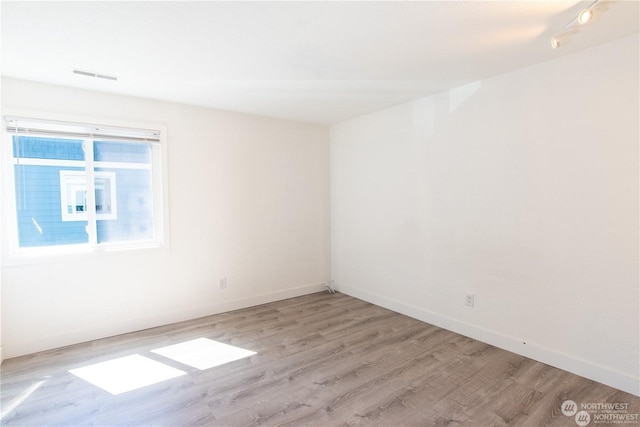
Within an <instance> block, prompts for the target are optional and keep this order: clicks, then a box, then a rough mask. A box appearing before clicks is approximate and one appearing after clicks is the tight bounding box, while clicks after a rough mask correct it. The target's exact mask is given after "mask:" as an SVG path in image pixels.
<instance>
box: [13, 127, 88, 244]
mask: <svg viewBox="0 0 640 427" xmlns="http://www.w3.org/2000/svg"><path fill="white" fill-rule="evenodd" d="M82 144H83V141H82V140H72V139H59V138H43V137H27V136H14V137H13V160H14V177H15V190H16V201H15V202H16V212H17V218H18V243H19V246H20V247H37V246H55V245H67V244H77V243H87V242H88V235H87V232H86V226H87V221H86V212H84V211H85V210H86V201H85V193H84V190H83V188H82V187H78V185H77V182H75V183H74V182H73V180H71V181H70V182H69V183H68V185H61V182H62V180H61V176H62V175H61V171H68V172H69V173H71V174H75V175H76V176H77V175H80V176H83V175H84V174H85V167H84V150H83V148H82ZM85 179H86V178H85ZM63 200H64V203H63ZM63 212H68V213H70V214H73V213H76V212H78V213H79V212H83V215H84V218H82V219H80V220H77V221H67V220H64V219H63Z"/></svg>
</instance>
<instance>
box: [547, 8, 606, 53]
mask: <svg viewBox="0 0 640 427" xmlns="http://www.w3.org/2000/svg"><path fill="white" fill-rule="evenodd" d="M599 1H600V0H595V1H594V2H593V3H591V4H590V5H589V7H587V8H586V9H582V10H581V11H580V13H579V14H578V16H577V17H575V18H573V19H572V20H571V22H569V23H568V24H567V25H565V27H564V31H563V32H562V33H560V34H557V35H555V36H553V37H551V47H552V48H554V49H557V48H559V47H560V46H561V45H563V44H565V43H566V42H567V41H568V39H569V36H570V35H572V34H573V33H576V32H578V28H577V27H578V26H579V25H584V24H586V23H587V22H589V21H591V19H593V11H594V9H595V8H596V6H597V4H598V2H599Z"/></svg>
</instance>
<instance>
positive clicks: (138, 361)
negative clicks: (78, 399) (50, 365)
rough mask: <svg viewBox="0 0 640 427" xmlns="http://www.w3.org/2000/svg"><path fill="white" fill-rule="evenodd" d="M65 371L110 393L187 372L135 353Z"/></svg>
mask: <svg viewBox="0 0 640 427" xmlns="http://www.w3.org/2000/svg"><path fill="white" fill-rule="evenodd" d="M69 372H71V373H72V374H73V375H75V376H77V377H79V378H82V379H83V380H85V381H88V382H90V383H91V384H93V385H95V386H98V387H100V388H101V389H103V390H105V391H108V392H109V393H111V394H113V395H117V394H120V393H124V392H127V391H131V390H135V389H138V388H142V387H146V386H148V385H151V384H156V383H159V382H162V381H165V380H168V379H171V378H176V377H179V376H181V375H186V374H187V373H186V372H183V371H181V370H179V369H175V368H172V367H170V366H167V365H165V364H163V363H160V362H156V361H155V360H152V359H149V358H147V357H144V356H140V355H139V354H134V355H131V356H125V357H120V358H118V359H112V360H108V361H106V362H100V363H96V364H94V365H89V366H85V367H83V368H78V369H72V370H70V371H69Z"/></svg>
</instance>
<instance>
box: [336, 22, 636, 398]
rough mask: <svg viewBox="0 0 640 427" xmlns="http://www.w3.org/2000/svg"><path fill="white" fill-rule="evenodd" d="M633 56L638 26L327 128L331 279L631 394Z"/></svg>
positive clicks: (633, 381)
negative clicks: (471, 302)
mask: <svg viewBox="0 0 640 427" xmlns="http://www.w3.org/2000/svg"><path fill="white" fill-rule="evenodd" d="M638 59H639V58H638V35H637V34H636V35H634V36H631V37H626V38H624V39H620V40H617V41H615V42H612V43H609V44H606V45H601V46H599V47H595V48H592V49H589V50H585V51H581V52H578V53H576V54H573V55H570V56H565V57H560V58H558V59H556V60H553V61H550V62H547V63H542V64H539V65H535V66H532V67H528V68H525V69H521V70H518V71H514V72H511V73H508V74H504V75H500V76H497V77H495V78H490V79H487V80H483V81H479V82H476V83H473V84H470V85H468V86H465V87H461V88H458V89H455V90H451V91H448V92H444V93H440V94H437V95H434V96H430V97H426V98H423V99H419V100H416V101H415V102H410V103H406V104H403V105H399V106H397V107H395V108H390V109H386V110H383V111H380V112H376V113H373V114H369V115H366V116H362V117H358V118H355V119H352V120H349V121H346V122H343V123H340V124H338V125H336V126H333V127H332V128H331V174H330V175H331V248H332V251H331V260H332V277H333V279H335V280H336V283H337V286H338V289H339V290H340V291H342V292H345V293H347V294H351V295H354V296H357V297H360V298H363V299H365V300H369V301H371V302H374V303H377V304H380V305H382V306H386V307H389V308H392V309H395V310H397V311H400V312H403V313H406V314H408V315H411V316H414V317H417V318H419V319H422V320H425V321H427V322H431V323H434V324H436V325H440V326H443V327H445V328H448V329H451V330H454V331H457V332H460V333H462V334H465V335H468V336H471V337H475V338H478V339H481V340H483V341H486V342H489V343H491V344H494V345H497V346H499V347H503V348H506V349H509V350H512V351H515V352H517V353H520V354H523V355H527V356H530V357H532V358H534V359H537V360H540V361H543V362H545V363H548V364H551V365H555V366H557V367H560V368H563V369H566V370H569V371H572V372H574V373H577V374H579V375H583V376H586V377H589V378H592V379H595V380H597V381H600V382H603V383H606V384H609V385H612V386H614V387H617V388H620V389H623V390H626V391H629V392H632V393H635V394H640V385H639V377H640V375H639V360H640V354H639V347H640V346H639V337H640V330H639V323H640V318H639V312H640V310H639V297H640V295H639V273H638V257H639V251H638V219H639V215H638V213H639V212H638V198H639V189H638V142H639V118H638V117H639V108H638V91H639V87H638ZM466 292H472V293H475V307H474V308H469V307H466V306H465V304H464V301H465V293H466ZM525 343H526V344H525Z"/></svg>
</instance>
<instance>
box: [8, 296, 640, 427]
mask: <svg viewBox="0 0 640 427" xmlns="http://www.w3.org/2000/svg"><path fill="white" fill-rule="evenodd" d="M197 338H208V339H212V340H215V341H218V342H220V343H225V344H230V345H234V346H238V347H240V348H243V349H247V350H251V351H254V352H256V353H255V354H254V355H252V356H250V357H246V358H243V359H240V360H236V361H234V362H229V363H226V364H223V365H220V366H216V367H213V368H209V369H204V370H200V369H197V368H194V367H191V366H187V365H184V364H183V363H181V362H179V361H176V360H172V359H168V358H167V357H165V356H162V355H159V354H156V353H154V352H153V351H152V350H155V349H158V348H160V347H165V346H169V345H172V344H177V343H182V342H185V341H189V340H194V339H197ZM134 354H137V355H141V356H143V357H145V358H148V359H151V360H153V361H156V362H160V363H162V364H164V365H166V366H169V367H173V368H176V369H179V370H181V371H183V372H185V373H186V375H182V376H179V377H177V378H173V379H170V380H166V381H162V382H160V383H157V384H153V385H149V386H146V387H143V388H139V389H136V390H132V391H128V392H125V393H122V394H118V395H111V394H110V393H108V392H106V391H104V390H102V389H100V388H98V387H96V386H94V385H93V384H90V383H88V382H86V381H85V380H83V379H81V378H79V377H77V376H75V375H73V374H72V373H70V372H69V371H70V370H71V369H77V368H81V367H84V366H88V365H91V364H94V363H98V362H104V361H109V360H113V359H115V358H118V357H123V356H130V355H134ZM0 398H1V403H2V408H3V418H2V425H6V426H72V425H77V426H88V425H94V426H151V425H153V426H221V427H228V426H258V425H262V426H296V427H297V426H426V425H432V426H506V425H509V426H571V427H573V426H575V425H577V424H576V422H575V420H574V419H573V418H572V417H568V416H566V415H564V414H563V413H562V411H561V408H560V406H561V404H562V402H564V401H565V400H567V399H571V400H574V401H576V402H577V403H579V404H580V403H587V402H592V403H598V402H602V403H606V402H614V403H615V402H621V403H627V404H628V411H627V412H628V413H629V414H638V413H640V398H638V397H635V396H632V395H630V394H628V393H624V392H622V391H619V390H616V389H613V388H611V387H607V386H604V385H602V384H598V383H595V382H593V381H590V380H587V379H584V378H581V377H578V376H576V375H572V374H570V373H568V372H565V371H562V370H560V369H556V368H553V367H550V366H547V365H544V364H542V363H539V362H536V361H533V360H531V359H528V358H525V357H522V356H519V355H517V354H514V353H510V352H507V351H504V350H500V349H498V348H496V347H493V346H490V345H488V344H485V343H482V342H479V341H476V340H473V339H470V338H467V337H464V336H461V335H458V334H455V333H452V332H450V331H446V330H443V329H440V328H437V327H435V326H433V325H429V324H425V323H423V322H420V321H418V320H415V319H412V318H409V317H406V316H403V315H400V314H397V313H394V312H391V311H389V310H386V309H383V308H381V307H377V306H374V305H371V304H369V303H366V302H364V301H360V300H358V299H355V298H352V297H349V296H346V295H342V294H339V293H338V294H334V295H331V294H328V293H318V294H312V295H305V296H302V297H297V298H292V299H288V300H284V301H278V302H275V303H271V304H264V305H261V306H257V307H251V308H246V309H242V310H236V311H233V312H229V313H221V314H217V315H213V316H207V317H204V318H201V319H194V320H191V321H187V322H181V323H177V324H173V325H166V326H162V327H159V328H153V329H147V330H144V331H139V332H134V333H130V334H124V335H120V336H117V337H110V338H105V339H102V340H96V341H92V342H89V343H82V344H78V345H74V346H69V347H64V348H60V349H54V350H50V351H45V352H41V353H37V354H33V355H27V356H23V357H18V358H14V359H10V360H7V361H5V363H4V364H3V365H2V368H1V393H0ZM593 414H594V415H595V414H596V412H593ZM598 425H600V426H607V425H611V426H613V425H614V424H612V423H608V424H607V423H598ZM626 425H633V424H626Z"/></svg>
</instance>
